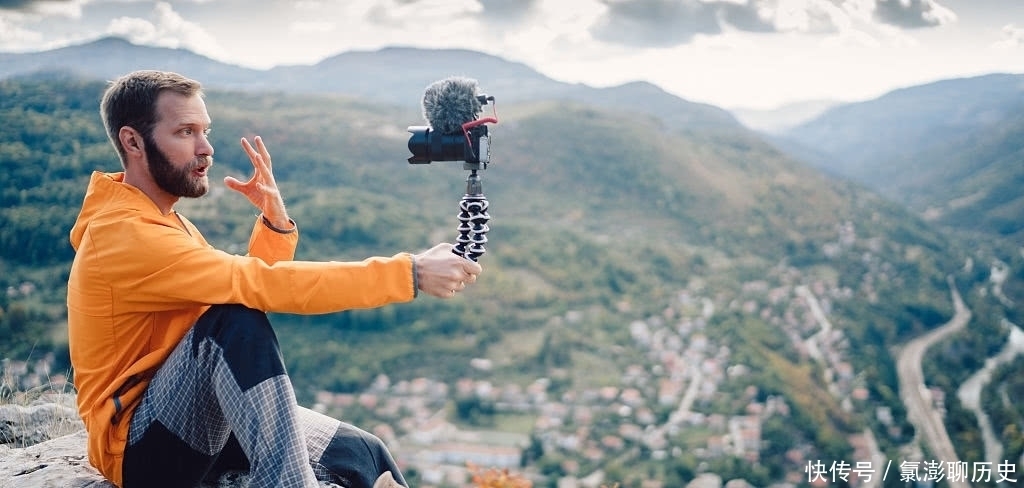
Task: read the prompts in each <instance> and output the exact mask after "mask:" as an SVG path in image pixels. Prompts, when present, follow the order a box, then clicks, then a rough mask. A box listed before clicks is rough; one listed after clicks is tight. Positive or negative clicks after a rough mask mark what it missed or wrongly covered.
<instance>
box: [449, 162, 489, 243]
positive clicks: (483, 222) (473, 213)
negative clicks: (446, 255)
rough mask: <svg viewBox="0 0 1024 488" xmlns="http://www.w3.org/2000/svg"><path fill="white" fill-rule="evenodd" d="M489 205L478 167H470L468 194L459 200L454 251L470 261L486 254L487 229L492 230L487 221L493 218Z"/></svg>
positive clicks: (467, 179) (467, 178)
mask: <svg viewBox="0 0 1024 488" xmlns="http://www.w3.org/2000/svg"><path fill="white" fill-rule="evenodd" d="M487 207H488V203H487V197H485V196H484V189H483V183H482V182H481V181H480V175H479V174H478V173H477V170H476V168H473V169H470V173H469V176H467V177H466V194H465V195H463V196H462V200H460V201H459V227H458V231H459V236H458V237H457V238H456V239H455V246H454V247H453V248H452V252H453V253H455V254H458V255H459V256H462V257H464V258H466V259H469V260H470V261H477V260H478V259H480V256H483V255H484V252H485V251H486V249H484V245H485V244H487V231H489V230H490V228H489V227H488V226H487V222H488V221H490V220H491V216H490V214H488V213H487Z"/></svg>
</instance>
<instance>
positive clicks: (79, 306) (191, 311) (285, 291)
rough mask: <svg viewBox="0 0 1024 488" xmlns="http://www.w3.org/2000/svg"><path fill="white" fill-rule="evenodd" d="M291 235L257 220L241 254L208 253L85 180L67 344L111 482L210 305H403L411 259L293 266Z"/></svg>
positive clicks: (177, 222) (144, 206) (198, 240)
mask: <svg viewBox="0 0 1024 488" xmlns="http://www.w3.org/2000/svg"><path fill="white" fill-rule="evenodd" d="M297 242H298V232H297V231H296V232H291V233H280V232H276V231H274V230H272V229H269V228H268V227H267V226H265V225H264V224H263V223H262V222H261V219H260V218H257V222H256V225H255V226H254V228H253V231H252V237H251V238H250V240H249V254H248V256H236V255H231V254H228V253H225V252H222V251H218V250H216V249H214V248H213V247H212V246H211V245H210V244H209V243H207V242H206V240H205V239H204V238H203V236H202V234H200V233H199V230H198V229H196V227H195V226H194V225H192V223H191V222H189V221H188V220H187V219H186V218H185V217H183V216H181V215H179V214H178V213H177V212H174V211H172V212H171V213H169V214H167V215H162V214H161V213H160V211H159V210H158V209H157V207H156V205H155V204H154V203H153V202H152V200H150V199H149V197H147V196H146V195H145V194H144V193H142V191H141V190H139V189H138V188H135V187H133V186H131V185H128V184H125V183H124V173H99V172H96V173H93V175H92V178H91V180H90V182H89V188H88V191H87V192H86V195H85V201H84V202H83V204H82V210H81V212H80V213H79V215H78V220H77V221H76V222H75V225H74V227H73V228H72V229H71V245H72V246H73V247H74V249H75V259H74V263H73V264H72V265H71V275H70V277H69V279H68V342H69V346H70V352H71V364H72V367H73V369H74V383H75V387H76V388H77V390H78V411H79V415H81V417H82V420H83V421H84V422H85V427H86V430H87V431H88V433H89V461H90V462H91V463H92V465H93V466H95V467H96V468H97V469H98V470H99V471H100V472H101V473H103V475H104V476H106V477H107V478H108V479H109V480H111V481H112V482H114V483H115V484H116V485H118V486H121V462H122V459H123V454H124V448H125V444H126V440H127V437H128V425H129V421H128V420H129V419H130V418H131V412H132V410H133V409H134V408H135V406H136V405H137V404H138V401H139V399H140V398H141V396H142V393H143V391H144V390H145V388H146V385H147V384H148V383H149V380H150V379H151V378H152V377H153V374H154V373H155V372H156V370H157V369H158V368H160V365H161V364H163V362H164V360H166V359H167V356H168V355H169V354H170V353H171V351H172V350H173V349H174V347H175V345H177V343H178V341H180V340H181V338H182V337H183V336H184V335H185V333H186V332H187V331H188V329H189V327H191V326H192V324H194V323H195V321H196V319H197V318H199V316H200V315H202V314H203V312H205V311H206V310H207V308H209V306H210V305H213V304H228V303H238V304H243V305H246V306H248V307H251V308H255V309H259V310H263V311H267V312H284V313H299V314H319V313H328V312H336V311H341V310H346V309H354V308H370V307H377V306H381V305H385V304H388V303H395V302H403V301H410V300H412V299H413V298H414V297H415V293H416V291H415V286H414V284H413V283H414V277H413V262H412V256H411V255H409V254H406V253H401V254H397V255H395V256H392V257H390V258H385V257H376V258H370V259H367V260H364V261H361V262H305V261H293V260H292V259H293V257H294V254H295V246H296V243H297Z"/></svg>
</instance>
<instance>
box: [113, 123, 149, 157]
mask: <svg viewBox="0 0 1024 488" xmlns="http://www.w3.org/2000/svg"><path fill="white" fill-rule="evenodd" d="M117 137H118V139H120V140H121V147H124V152H125V153H127V154H142V153H143V152H145V150H146V145H145V142H143V141H142V134H140V133H139V131H137V130H135V129H133V128H131V127H128V126H127V125H126V126H124V127H121V130H119V131H117Z"/></svg>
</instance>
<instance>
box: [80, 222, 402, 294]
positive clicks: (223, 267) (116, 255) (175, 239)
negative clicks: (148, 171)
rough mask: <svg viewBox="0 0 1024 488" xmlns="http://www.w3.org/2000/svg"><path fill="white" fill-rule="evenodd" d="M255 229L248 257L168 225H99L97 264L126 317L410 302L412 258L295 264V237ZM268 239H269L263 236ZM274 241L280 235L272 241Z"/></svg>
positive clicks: (94, 231)
mask: <svg viewBox="0 0 1024 488" xmlns="http://www.w3.org/2000/svg"><path fill="white" fill-rule="evenodd" d="M256 225H257V228H255V229H254V230H253V236H252V239H251V241H250V253H251V254H255V255H250V256H236V255H232V254H228V253H226V252H223V251H219V250H216V249H214V248H212V247H210V246H208V245H206V244H205V242H203V241H202V238H201V237H198V238H195V237H193V236H192V235H190V234H189V233H188V232H185V231H183V230H182V229H181V228H178V227H176V226H174V225H173V222H171V221H169V220H167V219H160V218H156V217H151V216H146V215H136V216H135V217H132V218H127V219H112V220H110V221H106V222H102V223H101V222H94V223H93V224H92V225H91V226H90V227H89V230H88V232H89V234H90V237H91V240H92V241H93V243H94V246H90V247H91V249H90V251H91V252H95V253H97V256H95V257H96V259H95V260H92V262H93V263H95V264H97V265H98V266H99V269H98V271H99V273H100V274H101V275H102V276H103V279H104V281H106V282H107V283H108V285H109V287H110V293H111V295H112V297H111V298H113V301H114V303H120V304H123V306H124V307H126V308H127V309H126V310H122V312H143V311H146V312H148V311H160V310H172V309H177V308H180V307H182V306H183V305H197V304H199V305H213V304H227V303H238V304H243V305H246V306H248V307H251V308H255V309H259V310H263V311H267V312H285V313H304V314H316V313H329V312H336V311H341V310H347V309H353V308H371V307H377V306H381V305H385V304H388V303H395V302H403V301H409V300H412V299H413V297H414V296H415V292H414V286H413V265H412V256H411V255H409V254H407V253H400V254H396V255H394V256H391V257H373V258H369V259H366V260H363V261H357V262H337V261H332V262H313V261H292V260H291V257H292V255H293V253H294V249H295V242H296V240H297V235H295V234H296V233H291V234H280V233H277V232H275V231H273V230H271V229H264V228H262V227H265V226H263V225H262V224H261V223H260V222H259V221H257V224H256ZM264 234H266V235H264ZM273 234H277V235H273Z"/></svg>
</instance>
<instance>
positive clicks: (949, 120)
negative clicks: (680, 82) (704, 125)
mask: <svg viewBox="0 0 1024 488" xmlns="http://www.w3.org/2000/svg"><path fill="white" fill-rule="evenodd" d="M1022 114H1024V75H1020V74H992V75H986V76H978V77H974V78H965V79H955V80H943V81H939V82H935V83H930V84H927V85H922V86H916V87H910V88H904V89H901V90H896V91H893V92H892V93H888V94H886V95H885V96H882V97H879V98H877V99H875V100H870V101H866V102H860V103H854V104H848V105H844V106H839V107H835V108H833V109H831V110H829V111H828V112H826V113H824V114H822V115H821V116H819V117H817V118H815V119H813V120H811V121H809V122H806V123H804V124H802V125H800V126H798V127H794V128H792V129H790V130H788V131H786V132H785V133H784V134H782V136H781V137H780V138H779V142H780V144H781V145H782V147H785V148H787V149H789V150H790V151H791V154H793V155H796V156H798V157H800V158H802V159H804V160H806V161H808V162H809V163H811V164H814V165H815V166H817V167H820V168H822V169H823V170H825V171H827V172H830V173H832V174H836V175H839V176H842V177H847V178H850V179H852V180H854V181H858V182H861V183H863V184H865V185H866V186H867V187H868V188H871V189H872V190H875V191H877V192H879V193H880V194H882V195H884V196H886V197H887V198H890V199H892V200H893V201H896V202H899V203H901V204H903V205H906V206H908V207H909V208H911V209H912V210H914V211H915V212H918V213H919V214H921V215H922V216H924V217H925V218H927V219H928V220H929V221H933V222H935V223H937V224H940V225H944V226H947V227H949V228H952V229H958V230H960V231H964V233H965V234H966V235H968V236H970V235H977V234H982V235H987V236H992V237H1000V238H1006V239H1008V240H1009V241H1012V242H1017V243H1019V242H1021V238H1022V237H1024V217H1022V216H1024V165H1022V164H1021V161H1022V160H1024V115H1022ZM794 143H795V144H794Z"/></svg>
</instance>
